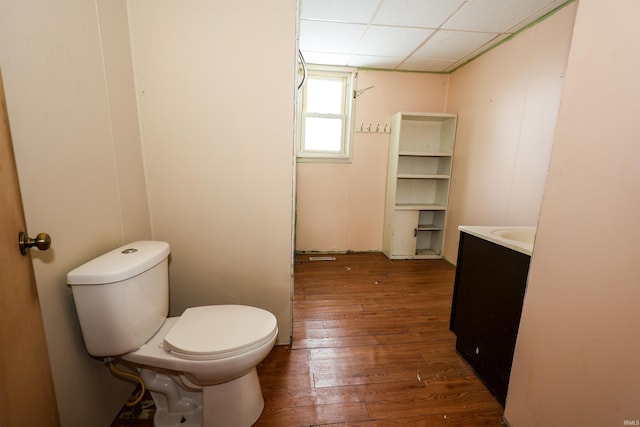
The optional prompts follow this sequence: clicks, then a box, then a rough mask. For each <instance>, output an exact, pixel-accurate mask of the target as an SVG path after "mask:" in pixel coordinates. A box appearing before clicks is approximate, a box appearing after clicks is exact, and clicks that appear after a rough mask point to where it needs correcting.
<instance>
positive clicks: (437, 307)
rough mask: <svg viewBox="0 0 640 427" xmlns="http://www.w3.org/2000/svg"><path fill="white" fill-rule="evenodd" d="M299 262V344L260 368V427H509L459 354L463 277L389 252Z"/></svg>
mask: <svg viewBox="0 0 640 427" xmlns="http://www.w3.org/2000/svg"><path fill="white" fill-rule="evenodd" d="M335 258H336V260H335V261H310V260H309V256H308V255H297V256H296V266H295V291H294V324H293V325H294V327H293V331H294V338H293V344H292V345H291V346H286V347H283V346H277V347H275V348H274V350H273V351H272V352H271V354H270V355H269V356H268V357H267V358H266V359H265V360H264V361H263V362H262V363H261V364H260V365H259V366H258V373H259V376H260V381H261V383H262V389H263V394H264V397H265V410H264V412H263V414H262V416H261V417H260V419H259V420H258V422H257V423H256V424H255V426H260V427H267V426H269V427H271V426H273V427H284V426H287V427H296V426H299V427H309V426H334V427H337V426H358V427H374V426H375V427H378V426H429V427H439V426H500V425H502V422H501V421H502V412H503V408H502V407H501V406H500V404H499V403H498V402H497V401H496V400H495V399H494V398H493V396H492V395H491V394H490V393H489V392H488V391H487V390H486V388H485V387H484V386H483V385H482V383H481V382H480V380H479V379H478V378H477V377H476V376H475V375H474V373H473V371H472V370H471V368H470V367H469V366H468V365H467V364H466V363H465V362H464V361H463V360H462V359H461V358H460V356H459V355H458V354H457V353H456V351H455V336H454V335H453V334H452V333H451V332H450V331H449V313H450V306H451V296H452V292H453V279H454V273H455V269H454V267H452V266H451V265H450V264H448V263H446V262H444V261H440V260H421V261H390V260H389V259H387V258H386V257H385V256H384V255H382V254H380V253H366V254H345V255H335Z"/></svg>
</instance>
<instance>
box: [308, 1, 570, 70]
mask: <svg viewBox="0 0 640 427" xmlns="http://www.w3.org/2000/svg"><path fill="white" fill-rule="evenodd" d="M566 3H568V2H567V0H300V40H299V46H300V50H301V51H302V53H303V55H304V58H305V60H306V62H307V63H309V64H323V65H342V66H350V67H359V68H375V69H386V70H402V71H425V72H450V71H453V70H455V69H456V68H458V67H459V66H461V65H463V64H464V63H466V62H468V61H469V60H471V59H473V58H475V57H476V56H478V55H480V54H482V53H483V52H485V51H487V50H488V49H490V48H491V47H492V46H494V45H496V44H498V43H500V42H501V41H503V40H504V39H506V38H508V37H509V36H511V35H512V34H514V33H516V32H518V31H519V30H521V29H523V28H524V27H526V26H527V25H529V24H531V23H533V22H535V21H536V20H538V19H539V18H541V17H543V16H545V15H546V14H548V13H550V12H552V11H553V10H555V9H557V8H558V7H560V6H562V5H563V4H566Z"/></svg>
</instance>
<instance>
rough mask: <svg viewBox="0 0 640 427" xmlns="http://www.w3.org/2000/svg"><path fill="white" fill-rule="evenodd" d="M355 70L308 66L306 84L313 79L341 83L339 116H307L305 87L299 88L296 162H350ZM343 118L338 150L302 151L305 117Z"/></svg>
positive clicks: (305, 149)
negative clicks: (338, 81)
mask: <svg viewBox="0 0 640 427" xmlns="http://www.w3.org/2000/svg"><path fill="white" fill-rule="evenodd" d="M356 77H357V70H356V69H354V68H349V67H331V66H317V65H307V82H308V81H309V80H310V79H313V78H321V79H322V78H326V79H339V80H342V84H343V91H342V98H343V99H342V114H323V113H313V112H311V113H308V112H307V111H305V106H306V100H307V84H305V85H304V86H303V87H302V90H301V94H300V96H299V97H298V113H297V116H298V120H297V122H298V138H297V139H298V140H297V144H296V148H297V150H296V159H297V161H298V162H334V163H341V162H343V163H350V162H351V140H352V138H353V113H354V99H353V90H354V87H355V79H356ZM307 117H311V118H321V119H322V118H327V119H335V118H341V119H342V135H341V143H340V150H339V151H323V150H310V149H307V148H305V141H304V132H305V122H306V118H307Z"/></svg>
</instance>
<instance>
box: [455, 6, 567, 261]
mask: <svg viewBox="0 0 640 427" xmlns="http://www.w3.org/2000/svg"><path fill="white" fill-rule="evenodd" d="M574 16H575V4H572V5H571V6H569V7H566V8H564V9H562V10H560V11H558V12H557V13H556V14H554V15H553V16H551V17H549V18H548V19H546V20H545V21H542V22H541V23H539V24H538V25H536V26H534V27H532V28H530V29H528V30H526V31H524V32H523V33H521V34H519V35H517V36H516V37H515V38H513V39H512V40H509V41H507V42H506V43H504V44H503V45H501V46H499V47H498V48H496V49H494V50H492V51H490V52H489V53H487V54H485V55H484V56H482V57H480V58H478V59H476V60H475V61H473V62H471V63H470V64H467V65H466V66H464V67H462V68H461V69H459V70H458V71H456V72H454V73H453V74H452V75H451V81H450V84H449V100H448V105H447V111H449V112H455V113H457V114H458V130H457V135H456V146H455V153H454V163H453V174H452V181H451V190H450V200H449V212H448V216H447V229H446V233H445V250H444V256H445V258H447V259H448V260H450V261H452V262H455V260H456V257H457V250H458V240H459V236H460V233H459V232H458V226H459V225H536V224H537V222H538V215H539V212H540V204H541V203H542V194H543V191H544V183H545V179H546V175H547V169H548V165H549V156H550V153H551V146H552V143H553V134H554V131H555V126H556V118H557V114H558V109H559V106H560V97H561V92H562V84H563V78H564V72H565V69H566V63H567V56H568V53H569V46H570V44H571V31H572V28H573V19H574Z"/></svg>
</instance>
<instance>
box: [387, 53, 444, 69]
mask: <svg viewBox="0 0 640 427" xmlns="http://www.w3.org/2000/svg"><path fill="white" fill-rule="evenodd" d="M455 62H456V61H447V60H444V59H428V58H415V57H413V56H411V57H409V59H407V60H406V61H404V62H403V63H402V64H400V65H399V66H398V69H399V70H410V71H445V70H446V69H447V68H449V67H450V66H451V65H452V64H455Z"/></svg>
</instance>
